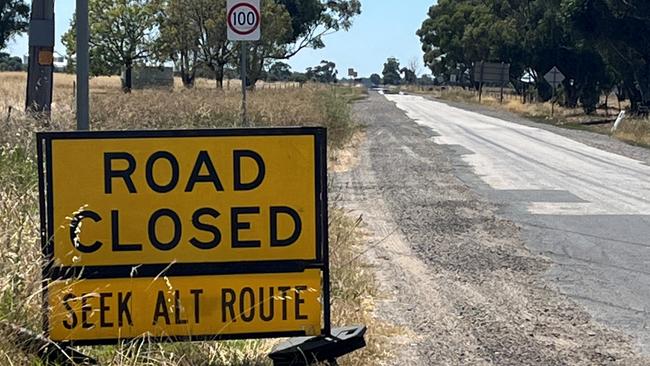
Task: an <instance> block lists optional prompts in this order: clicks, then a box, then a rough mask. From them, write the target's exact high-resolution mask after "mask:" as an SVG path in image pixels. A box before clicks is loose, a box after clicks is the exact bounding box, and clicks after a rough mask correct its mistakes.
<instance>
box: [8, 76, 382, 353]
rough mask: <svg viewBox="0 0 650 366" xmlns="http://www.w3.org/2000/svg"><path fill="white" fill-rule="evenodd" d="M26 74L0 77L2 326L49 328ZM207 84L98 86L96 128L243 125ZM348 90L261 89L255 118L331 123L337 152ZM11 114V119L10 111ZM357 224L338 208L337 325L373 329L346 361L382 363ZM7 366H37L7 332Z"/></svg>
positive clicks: (234, 105) (64, 80) (61, 91)
mask: <svg viewBox="0 0 650 366" xmlns="http://www.w3.org/2000/svg"><path fill="white" fill-rule="evenodd" d="M73 82H74V78H73V77H72V76H70V75H59V74H57V75H56V77H55V93H54V104H53V107H52V120H51V124H50V127H48V129H52V130H72V129H73V127H74V124H75V122H74V121H75V118H74V117H75V116H74V95H73ZM24 85H25V74H24V73H0V122H1V123H3V130H4V131H3V132H4V133H3V134H2V135H0V322H8V323H12V324H18V325H21V326H24V327H26V328H28V329H32V330H36V331H38V330H40V327H41V315H40V314H41V282H40V281H41V275H40V272H41V252H40V240H39V232H38V227H39V216H38V178H37V174H36V163H35V161H34V160H35V144H34V132H36V131H38V130H42V129H44V128H43V127H42V123H41V122H39V121H36V120H34V119H31V118H29V117H28V116H26V115H25V114H24V113H23V112H22V109H23V105H24V92H25V91H24V88H25V86H24ZM207 85H208V82H207V81H201V83H200V84H199V87H198V88H196V89H195V90H184V89H182V88H177V89H176V91H174V92H170V91H136V92H134V93H133V94H131V95H124V94H122V93H121V92H119V80H118V79H117V78H94V79H92V81H91V90H92V93H91V94H92V97H91V111H92V112H91V114H92V115H91V124H92V127H93V129H96V130H107V129H111V130H124V129H180V128H214V127H231V126H235V125H236V124H237V121H238V118H239V115H238V110H239V101H240V99H239V94H238V91H236V90H235V89H234V88H233V89H232V90H225V91H216V90H211V89H208V88H207ZM357 97H359V95H358V93H356V92H354V91H349V90H338V89H330V88H322V87H315V86H312V87H310V86H306V87H304V88H287V87H286V86H285V87H284V88H282V89H277V88H276V89H271V90H267V89H264V90H258V91H256V92H254V93H252V94H251V99H250V113H251V116H252V119H253V120H254V121H255V122H256V123H257V124H258V125H259V126H294V125H310V126H312V125H325V126H327V127H328V128H329V135H330V147H331V148H332V150H335V151H336V150H340V149H341V148H343V147H344V146H345V145H346V144H347V143H348V142H349V141H350V139H351V137H352V135H353V134H354V133H355V131H357V127H356V126H355V124H354V123H353V122H352V120H351V117H350V106H349V102H350V100H352V99H354V98H357ZM10 107H11V115H10V116H9V110H10ZM356 228H357V225H356V224H355V222H354V221H353V220H351V219H350V218H348V217H347V216H346V215H345V214H343V213H342V212H341V211H338V210H336V209H333V210H332V214H331V217H330V236H331V247H332V249H331V250H332V261H331V265H332V271H333V274H332V278H333V281H332V287H333V298H332V299H333V323H334V324H333V325H334V326H337V325H352V324H359V323H363V324H369V325H370V326H371V329H372V331H371V332H370V334H369V337H370V340H371V341H370V344H369V347H368V348H367V349H366V350H364V351H363V352H359V353H357V354H355V355H353V356H352V357H350V358H348V359H347V360H346V361H345V362H344V364H350V365H362V364H368V363H374V362H375V360H377V359H378V358H379V357H380V356H381V345H380V343H379V342H375V341H374V340H375V339H376V338H375V337H376V336H375V335H376V334H378V333H379V332H380V331H381V329H382V327H381V325H378V324H377V323H376V321H375V320H373V319H372V318H371V316H370V314H371V311H372V301H371V299H372V294H373V278H372V275H371V273H370V272H369V271H368V269H367V268H366V267H365V266H364V265H363V263H362V262H361V261H360V260H359V257H358V256H357V253H358V252H359V250H358V249H356V248H358V246H360V245H362V242H361V238H360V237H359V236H358V234H357V231H356ZM276 342H277V341H273V340H269V341H236V342H202V343H176V344H155V343H148V342H130V343H127V344H123V345H119V346H113V347H95V348H92V349H91V348H88V349H84V351H85V352H87V353H88V354H90V355H92V356H94V357H96V358H98V359H99V360H100V361H101V363H102V365H133V366H139V365H169V366H171V365H187V366H194V365H260V364H269V362H268V360H267V359H266V354H267V353H268V351H269V350H270V349H271V347H272V346H273V345H274V344H275V343H276ZM0 364H2V365H35V364H39V363H38V361H37V360H34V359H32V358H31V357H29V356H28V355H25V354H23V353H21V352H20V351H19V350H18V349H17V347H16V345H15V344H14V340H13V339H12V337H11V334H0Z"/></svg>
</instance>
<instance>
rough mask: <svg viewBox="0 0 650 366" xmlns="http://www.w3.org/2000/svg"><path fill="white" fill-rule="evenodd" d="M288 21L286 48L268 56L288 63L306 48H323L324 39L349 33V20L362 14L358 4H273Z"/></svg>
mask: <svg viewBox="0 0 650 366" xmlns="http://www.w3.org/2000/svg"><path fill="white" fill-rule="evenodd" d="M275 1H276V2H277V3H278V4H280V5H282V7H284V8H285V9H286V11H287V12H288V13H289V16H290V17H291V26H290V36H289V38H288V39H287V42H286V44H284V45H283V47H281V48H280V49H277V50H275V52H274V53H273V54H272V55H271V56H270V57H271V58H275V59H289V58H291V57H293V56H295V55H296V54H298V52H300V51H301V50H303V49H305V48H314V49H318V48H323V47H325V43H324V42H323V38H324V37H325V36H327V35H329V34H332V33H335V32H337V31H339V30H346V31H347V30H348V29H350V27H351V26H352V19H353V18H354V17H355V16H357V15H359V14H361V2H360V1H359V0H275Z"/></svg>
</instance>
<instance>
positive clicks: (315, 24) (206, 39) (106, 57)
mask: <svg viewBox="0 0 650 366" xmlns="http://www.w3.org/2000/svg"><path fill="white" fill-rule="evenodd" d="M88 4H89V12H90V14H89V18H90V24H91V39H90V56H91V72H92V73H93V74H95V75H106V74H115V73H119V72H120V70H124V71H125V73H124V74H125V78H124V85H123V86H124V89H125V91H128V90H130V88H131V70H132V68H133V66H134V65H137V64H144V63H146V64H153V63H158V64H163V63H167V62H173V63H174V64H175V66H176V70H177V72H178V74H179V75H180V76H181V78H182V80H183V84H184V85H185V86H187V87H191V86H193V85H194V81H195V79H196V78H197V77H200V76H209V77H211V78H213V79H214V80H215V81H216V85H217V87H219V88H221V87H223V81H224V79H225V78H226V77H227V76H234V75H239V64H240V63H239V58H240V54H241V53H240V51H241V49H240V47H239V46H240V44H238V43H236V42H231V41H229V40H228V39H227V32H226V23H227V22H226V0H124V1H114V0H89V2H88ZM261 10H262V11H261V13H262V15H261V17H262V24H261V27H262V29H263V32H262V39H261V40H260V41H258V42H248V43H247V44H246V47H247V48H248V52H247V54H248V68H247V75H248V78H249V80H248V84H249V85H255V82H256V81H257V80H263V79H264V78H266V77H267V75H269V77H273V75H276V73H275V72H276V71H277V72H280V74H279V75H280V77H282V78H285V77H286V73H285V71H286V70H285V69H284V65H286V64H284V63H281V64H279V65H278V66H276V67H275V69H274V68H273V66H274V63H276V62H281V61H283V60H287V59H289V58H291V57H293V56H295V55H296V54H297V53H298V52H300V51H301V50H303V49H305V48H322V47H324V46H325V45H324V43H323V36H325V35H327V34H330V33H332V32H336V31H339V30H347V29H349V28H350V27H351V26H352V20H353V18H354V17H355V16H357V15H358V14H360V13H361V4H360V1H359V0H334V1H332V0H327V1H325V0H265V1H263V2H262V9H261ZM63 43H64V45H65V46H66V48H67V54H68V55H69V57H70V59H69V65H70V68H71V69H73V68H74V57H73V55H74V53H75V49H76V34H75V24H74V22H73V24H71V26H70V29H69V31H68V32H67V33H66V34H65V35H64V36H63ZM322 66H323V65H319V66H317V67H322ZM325 66H327V65H325ZM314 69H316V68H314ZM312 71H313V70H312ZM322 71H324V73H325V74H326V73H327V71H328V70H322ZM289 72H290V73H291V71H290V70H289ZM308 74H309V70H307V71H306V72H305V73H304V74H293V73H291V75H290V76H289V77H290V78H294V79H300V80H302V79H304V78H309V76H310V75H308ZM311 76H312V77H313V78H316V79H318V78H319V77H321V76H323V75H319V73H318V72H313V75H311ZM323 77H327V75H325V76H323ZM297 81H298V80H297Z"/></svg>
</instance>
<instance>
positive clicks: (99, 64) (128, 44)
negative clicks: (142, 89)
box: [62, 0, 159, 93]
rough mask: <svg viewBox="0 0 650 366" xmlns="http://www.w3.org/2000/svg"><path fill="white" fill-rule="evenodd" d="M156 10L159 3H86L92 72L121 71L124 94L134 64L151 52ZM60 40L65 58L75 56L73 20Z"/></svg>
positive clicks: (99, 0) (124, 0)
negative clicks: (65, 53) (64, 49)
mask: <svg viewBox="0 0 650 366" xmlns="http://www.w3.org/2000/svg"><path fill="white" fill-rule="evenodd" d="M158 9H159V4H158V3H157V2H155V1H149V0H89V2H88V10H89V14H88V17H89V22H90V48H91V49H90V57H91V69H93V70H94V71H93V72H94V73H109V72H114V71H115V69H119V68H123V69H124V73H125V77H124V80H123V85H122V88H123V90H124V91H125V92H127V93H128V92H130V91H131V88H132V70H133V65H134V64H135V63H136V62H138V61H139V60H143V59H145V58H147V57H149V56H150V54H151V53H152V49H153V41H154V38H153V37H154V33H155V32H154V31H155V25H156V14H157V10H158ZM73 19H75V18H73ZM62 40H63V43H64V44H65V46H66V48H67V52H68V55H72V54H74V53H75V52H76V29H75V22H74V20H73V21H72V24H71V26H70V29H69V30H68V31H67V32H66V33H65V34H64V35H63V39H62Z"/></svg>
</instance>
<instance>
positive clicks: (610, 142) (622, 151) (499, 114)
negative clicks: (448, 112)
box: [423, 95, 650, 164]
mask: <svg viewBox="0 0 650 366" xmlns="http://www.w3.org/2000/svg"><path fill="white" fill-rule="evenodd" d="M423 97H424V98H427V99H431V100H435V101H436V102H440V103H445V104H447V105H450V106H452V107H456V108H461V109H464V110H467V111H472V112H476V113H480V114H483V115H486V116H491V117H495V118H500V119H503V120H506V121H509V122H514V123H518V124H522V125H525V126H531V127H536V128H541V129H544V130H547V131H551V132H553V133H555V134H558V135H561V136H564V137H568V138H570V139H572V140H575V141H578V142H581V143H583V144H585V145H588V146H591V147H595V148H597V149H600V150H604V151H609V152H611V153H614V154H619V155H622V156H626V157H628V158H632V159H636V160H639V161H643V162H645V163H646V164H650V149H648V148H644V147H641V146H634V145H630V144H628V143H626V142H624V141H621V140H618V139H616V138H614V137H611V136H608V135H605V134H601V133H596V132H591V131H587V130H584V129H571V128H565V127H560V126H556V125H552V124H550V123H540V122H535V121H531V120H530V119H527V118H524V117H522V116H519V115H517V114H515V113H512V112H509V111H507V110H503V109H498V108H494V107H489V106H484V105H480V104H475V103H464V102H457V101H449V100H445V99H440V98H435V97H433V96H431V95H423Z"/></svg>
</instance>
